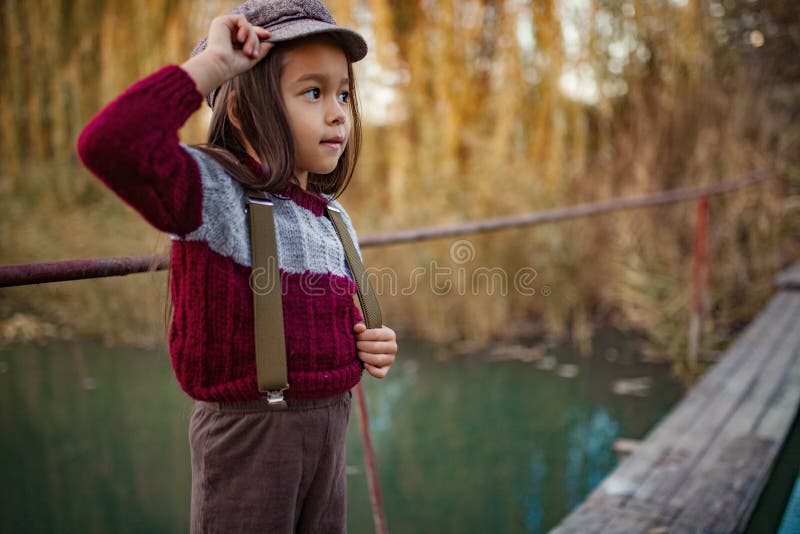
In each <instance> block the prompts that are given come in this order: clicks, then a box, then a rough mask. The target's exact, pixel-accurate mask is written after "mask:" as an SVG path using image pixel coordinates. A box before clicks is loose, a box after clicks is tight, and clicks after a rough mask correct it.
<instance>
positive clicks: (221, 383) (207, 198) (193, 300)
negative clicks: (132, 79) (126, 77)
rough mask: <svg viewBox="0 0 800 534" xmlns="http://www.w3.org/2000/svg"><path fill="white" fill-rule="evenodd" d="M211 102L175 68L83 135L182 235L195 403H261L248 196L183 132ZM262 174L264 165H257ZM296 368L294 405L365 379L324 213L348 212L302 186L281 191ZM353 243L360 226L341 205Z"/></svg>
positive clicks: (156, 217) (107, 174) (180, 339)
mask: <svg viewBox="0 0 800 534" xmlns="http://www.w3.org/2000/svg"><path fill="white" fill-rule="evenodd" d="M202 101H203V96H202V95H201V94H200V93H199V92H198V91H197V89H196V87H195V84H194V82H193V80H192V79H191V78H190V77H189V75H188V74H187V73H186V72H185V71H184V70H182V69H181V68H180V67H178V66H176V65H170V66H167V67H164V68H162V69H160V70H159V71H157V72H155V73H154V74H151V75H150V76H148V77H146V78H144V79H142V80H140V81H138V82H137V83H135V84H134V85H132V86H131V87H130V88H128V89H127V90H126V91H125V92H124V93H122V94H121V95H120V96H119V97H117V98H116V99H115V100H113V101H112V102H111V103H109V104H108V105H107V106H106V107H105V108H104V109H103V110H101V111H100V113H98V114H97V116H95V117H94V118H93V119H92V120H91V122H89V124H88V125H87V126H86V127H85V128H84V130H83V132H82V133H81V135H80V138H79V140H78V154H79V155H80V158H81V160H82V161H83V163H84V165H86V167H87V168H89V169H90V170H91V171H92V173H94V174H95V175H96V176H97V177H98V178H100V180H102V181H103V183H105V184H106V185H107V186H108V187H109V188H111V189H112V190H113V191H114V192H115V193H116V194H117V195H119V196H120V197H121V198H122V199H123V200H124V201H125V202H126V203H128V204H129V205H130V206H132V207H133V208H134V209H136V210H137V211H138V212H139V213H140V214H141V215H142V216H143V217H144V218H145V219H146V220H147V221H148V222H150V223H151V224H152V225H153V226H155V227H156V228H158V229H159V230H162V231H164V232H168V233H169V234H170V235H171V237H172V240H173V241H172V261H171V266H170V270H171V275H170V291H171V295H172V299H173V304H174V316H173V320H172V324H171V327H170V336H169V346H170V356H171V360H172V367H173V370H174V372H175V376H176V378H177V379H178V382H179V383H180V385H181V387H182V389H183V390H184V391H185V392H186V393H187V394H188V395H189V396H190V397H192V398H195V399H200V400H210V401H238V400H251V399H257V398H259V397H261V394H260V393H259V391H258V386H257V381H256V365H255V346H254V335H253V332H254V325H253V297H252V293H251V290H250V286H249V276H250V273H251V263H250V242H249V228H248V225H247V224H248V223H247V218H246V214H245V210H244V208H245V205H246V195H245V192H244V190H243V188H242V187H241V186H240V184H239V183H238V182H237V181H235V180H234V179H233V178H232V177H231V176H230V175H228V174H227V173H226V172H225V170H224V169H223V168H222V166H220V165H219V164H218V163H217V162H216V161H214V160H213V159H212V158H210V157H208V156H207V155H206V154H205V153H203V152H202V151H200V150H197V149H195V148H192V147H188V146H186V145H183V144H181V143H180V142H179V140H178V130H179V128H180V127H181V126H182V125H183V124H184V123H185V122H186V120H187V119H188V118H189V117H190V116H191V114H192V113H193V112H194V111H195V110H196V109H197V108H198V107H199V106H200V104H201V103H202ZM246 163H247V164H249V165H251V168H254V169H259V170H260V167H259V166H258V164H257V163H255V162H254V161H253V160H249V161H247V162H246ZM271 196H272V199H273V201H274V202H275V223H276V235H277V239H278V255H279V265H280V275H281V283H282V285H283V293H284V297H283V317H284V330H285V334H286V353H287V364H288V370H289V389H288V390H287V391H286V397H287V398H319V397H326V396H331V395H336V394H338V393H342V392H344V391H347V390H348V389H350V388H351V387H353V386H354V385H355V384H356V383H358V381H359V380H360V378H361V372H362V364H361V361H360V360H359V359H358V357H357V351H356V345H355V334H354V332H353V325H355V323H356V322H358V321H360V320H361V319H362V316H361V313H360V311H359V310H358V307H357V306H356V305H355V304H354V301H353V295H354V293H355V292H356V285H355V283H354V282H353V280H352V277H351V276H350V273H349V271H348V269H347V267H346V263H345V255H344V250H343V247H342V245H341V242H340V241H339V239H338V237H337V236H336V233H335V229H334V228H333V226H332V224H331V222H330V220H329V219H328V218H327V217H326V216H325V207H326V205H327V204H329V203H330V204H332V205H334V206H336V207H338V208H340V209H342V208H341V205H340V204H339V203H338V202H337V201H336V200H333V199H331V198H330V197H329V196H328V195H317V194H315V193H313V192H311V191H307V190H304V189H302V188H300V187H299V186H297V185H290V186H289V187H288V188H287V189H286V190H285V191H283V192H282V193H281V194H275V195H271ZM342 211H343V213H344V215H345V220H346V222H347V224H348V227H349V228H348V229H349V230H350V232H351V234H352V236H353V241H354V242H356V243H357V238H356V234H355V231H354V230H353V229H352V225H351V222H350V219H349V217H347V214H346V212H345V211H344V210H343V209H342Z"/></svg>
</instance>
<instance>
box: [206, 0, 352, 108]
mask: <svg viewBox="0 0 800 534" xmlns="http://www.w3.org/2000/svg"><path fill="white" fill-rule="evenodd" d="M228 14H230V15H237V14H242V15H244V16H245V18H246V19H247V20H248V22H250V24H253V25H256V26H261V27H262V28H266V29H267V30H269V32H270V36H269V39H267V41H268V42H270V43H279V42H282V41H290V40H292V39H297V38H299V37H307V36H309V35H316V34H321V33H333V34H336V36H337V37H338V39H339V42H340V43H341V45H342V48H343V49H344V52H345V53H346V54H347V56H348V57H349V58H350V61H359V60H361V59H363V58H364V56H366V55H367V43H366V41H364V38H363V37H361V35H360V34H358V33H357V32H355V31H353V30H351V29H348V28H344V27H342V26H337V25H336V21H335V20H333V17H332V16H331V14H330V13H329V12H328V10H327V9H325V6H323V5H322V3H321V2H319V0H247V2H245V3H244V4H242V5H240V6H238V7H235V8H234V9H232V10H231V11H229V12H228ZM207 44H208V38H207V37H206V38H203V40H202V41H200V42H199V43H197V46H195V47H194V50H192V57H194V56H196V55H197V54H199V53H200V52H202V51H203V50H205V49H206V45H207ZM216 93H217V91H216V90H214V91H212V92H211V94H209V95H208V98H207V99H206V100H207V101H208V105H209V106H210V107H212V108H213V107H214V98H215V96H216Z"/></svg>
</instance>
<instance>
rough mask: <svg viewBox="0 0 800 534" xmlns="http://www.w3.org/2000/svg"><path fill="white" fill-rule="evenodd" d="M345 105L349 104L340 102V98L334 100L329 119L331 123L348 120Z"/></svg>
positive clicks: (340, 122)
mask: <svg viewBox="0 0 800 534" xmlns="http://www.w3.org/2000/svg"><path fill="white" fill-rule="evenodd" d="M345 106H347V104H345V103H343V102H339V100H334V101H333V103H332V104H331V105H330V106H329V110H328V120H329V121H330V123H331V124H342V123H344V121H345V120H347V110H346V109H345Z"/></svg>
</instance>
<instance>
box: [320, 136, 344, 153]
mask: <svg viewBox="0 0 800 534" xmlns="http://www.w3.org/2000/svg"><path fill="white" fill-rule="evenodd" d="M320 144H321V145H325V146H327V147H330V148H333V149H336V150H338V149H340V148H342V145H343V144H344V137H329V138H328V139H323V140H322V141H320Z"/></svg>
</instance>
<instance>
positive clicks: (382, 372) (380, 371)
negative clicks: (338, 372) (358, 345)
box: [364, 363, 389, 378]
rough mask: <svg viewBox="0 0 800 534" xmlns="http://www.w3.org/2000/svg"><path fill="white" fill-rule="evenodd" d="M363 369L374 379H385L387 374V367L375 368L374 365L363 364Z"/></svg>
mask: <svg viewBox="0 0 800 534" xmlns="http://www.w3.org/2000/svg"><path fill="white" fill-rule="evenodd" d="M364 369H366V370H367V372H368V373H369V374H371V375H372V376H374V377H375V378H385V377H386V374H387V373H388V372H389V368H388V367H375V366H374V365H370V364H368V363H367V364H364Z"/></svg>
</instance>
